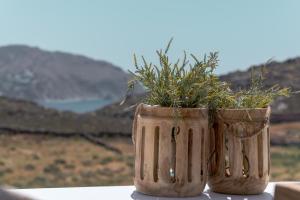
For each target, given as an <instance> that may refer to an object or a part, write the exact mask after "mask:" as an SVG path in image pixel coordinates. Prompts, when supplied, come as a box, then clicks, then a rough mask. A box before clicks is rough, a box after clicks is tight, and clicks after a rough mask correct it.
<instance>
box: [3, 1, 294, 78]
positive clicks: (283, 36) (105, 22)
mask: <svg viewBox="0 0 300 200" xmlns="http://www.w3.org/2000/svg"><path fill="white" fill-rule="evenodd" d="M0 5H1V6H0V24H1V29H0V45H7V44H27V45H31V46H39V47H40V48H43V49H47V50H60V51H67V52H73V53H77V54H84V55H86V56H89V57H93V58H96V59H101V60H106V61H109V62H112V63H114V64H116V65H118V66H120V67H122V68H123V69H125V70H126V69H133V67H132V54H133V53H134V52H136V53H137V54H139V55H145V56H146V58H148V59H150V60H153V59H155V53H154V51H155V50H156V49H158V48H161V47H164V46H165V44H166V43H167V41H168V40H169V39H170V38H171V37H174V38H175V40H174V43H173V47H172V49H171V52H170V54H171V57H173V58H175V57H177V56H181V55H182V52H183V50H187V51H188V52H192V53H194V54H196V55H199V56H203V54H204V53H205V52H209V51H219V52H220V66H219V69H218V70H217V72H218V73H226V72H229V71H233V70H236V69H245V68H247V67H249V65H252V64H259V63H262V62H265V61H266V60H268V59H269V58H272V57H274V59H275V60H279V61H281V60H285V59H287V58H290V57H296V56H300V26H299V20H300V12H299V9H300V1H297V0H285V1H274V0H273V1H272V0H269V1H268V0H264V1H262V0H251V1H241V0H227V1H213V0H207V1H204V0H202V1H201V0H186V1H183V0H177V1H176V0H164V1H161V0H151V1H149V0H126V1H125V0H109V1H108V0H107V1H101V0H98V1H96V0H85V1H84V0H81V1H79V0H48V1H46V0H43V1H41V0H26V1H22V0H6V1H4V0H0Z"/></svg>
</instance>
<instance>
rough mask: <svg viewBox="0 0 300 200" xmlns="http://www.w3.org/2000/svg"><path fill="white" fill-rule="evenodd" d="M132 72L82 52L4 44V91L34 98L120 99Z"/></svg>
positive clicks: (0, 74)
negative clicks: (72, 52)
mask: <svg viewBox="0 0 300 200" xmlns="http://www.w3.org/2000/svg"><path fill="white" fill-rule="evenodd" d="M128 79H129V75H128V74H127V73H125V72H124V71H122V70H121V69H120V68H119V67H116V66H115V65H113V64H111V63H109V62H105V61H99V60H94V59H91V58H88V57H85V56H81V55H74V54H70V53H63V52H58V51H54V52H50V51H45V50H41V49H39V48H36V47H29V46H25V45H9V46H3V47H0V82H1V84H0V94H1V95H3V96H7V97H13V98H17V99H25V100H31V101H43V100H64V99H81V98H84V99H88V98H105V99H113V100H117V99H120V98H121V97H122V96H123V95H124V93H125V92H126V87H127V81H128Z"/></svg>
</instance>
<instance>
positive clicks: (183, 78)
mask: <svg viewBox="0 0 300 200" xmlns="http://www.w3.org/2000/svg"><path fill="white" fill-rule="evenodd" d="M171 42H172V40H170V42H169V43H168V45H167V48H166V49H165V50H159V51H156V53H157V56H158V60H159V65H155V64H153V63H151V62H150V63H148V62H147V61H146V60H145V58H144V57H143V56H142V64H138V61H137V58H136V56H135V55H134V64H135V68H136V70H135V72H134V73H132V72H131V73H132V75H133V77H134V79H133V81H131V82H130V83H129V88H130V89H132V88H133V86H134V84H135V83H136V82H140V83H141V84H142V85H143V86H144V87H145V88H146V91H147V92H148V96H147V98H146V103H147V104H150V105H160V106H163V107H176V108H179V107H182V108H195V107H202V106H207V104H208V98H207V95H208V92H209V87H210V84H211V82H212V80H211V79H212V78H213V77H214V75H213V71H214V69H215V68H216V66H217V65H218V54H217V53H216V52H214V53H210V54H209V56H207V57H206V56H204V58H203V59H202V60H199V59H198V58H197V57H196V56H194V55H193V54H191V55H190V58H191V60H188V57H187V54H186V52H184V56H183V58H182V59H178V60H177V61H176V62H175V63H171V62H170V60H169V56H168V54H167V53H168V50H169V48H170V45H171Z"/></svg>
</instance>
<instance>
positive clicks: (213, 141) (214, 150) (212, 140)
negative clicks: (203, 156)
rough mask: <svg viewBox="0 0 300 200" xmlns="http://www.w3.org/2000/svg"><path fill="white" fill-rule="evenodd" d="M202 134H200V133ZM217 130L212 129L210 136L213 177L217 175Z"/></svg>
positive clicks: (210, 159) (211, 171) (209, 161)
mask: <svg viewBox="0 0 300 200" xmlns="http://www.w3.org/2000/svg"><path fill="white" fill-rule="evenodd" d="M199 134H200V133H199ZM215 134H216V132H215V130H214V129H213V128H212V127H210V134H209V158H208V159H209V160H208V163H209V170H210V173H209V174H210V175H213V174H215V173H216V144H215V141H216V139H215Z"/></svg>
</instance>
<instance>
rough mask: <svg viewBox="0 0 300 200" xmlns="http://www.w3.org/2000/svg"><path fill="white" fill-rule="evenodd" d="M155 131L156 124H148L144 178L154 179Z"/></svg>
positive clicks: (147, 179)
mask: <svg viewBox="0 0 300 200" xmlns="http://www.w3.org/2000/svg"><path fill="white" fill-rule="evenodd" d="M154 133H155V126H153V125H152V126H149V125H148V126H147V129H146V130H145V150H144V154H145V156H144V180H146V181H154V176H153V171H154V168H153V161H154Z"/></svg>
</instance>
